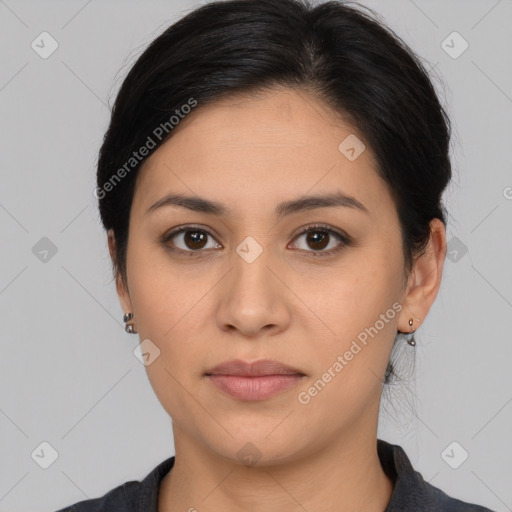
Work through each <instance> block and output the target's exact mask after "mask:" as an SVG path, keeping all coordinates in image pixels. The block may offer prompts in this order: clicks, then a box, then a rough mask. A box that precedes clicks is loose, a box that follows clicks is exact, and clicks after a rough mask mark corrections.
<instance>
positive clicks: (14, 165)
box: [0, 0, 512, 512]
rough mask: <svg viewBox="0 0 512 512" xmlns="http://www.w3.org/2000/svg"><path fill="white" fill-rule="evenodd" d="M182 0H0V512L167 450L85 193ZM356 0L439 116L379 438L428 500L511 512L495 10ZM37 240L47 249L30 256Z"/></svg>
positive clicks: (80, 491)
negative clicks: (438, 211)
mask: <svg viewBox="0 0 512 512" xmlns="http://www.w3.org/2000/svg"><path fill="white" fill-rule="evenodd" d="M200 3H201V2H197V1H196V2H188V1H171V0H168V1H151V2H149V1H148V2H140V1H139V2H134V1H126V0H125V1H123V2H120V1H117V2H114V1H103V2H100V1H99V0H92V1H84V0H81V1H74V0H68V1H66V2H64V1H60V2H55V1H45V2H35V1H34V2H27V1H19V0H18V1H15V0H0V43H1V50H0V51H1V66H0V112H1V113H0V116H1V122H2V136H1V143H2V149H1V151H0V162H1V164H0V169H1V176H2V181H1V183H2V186H1V188H0V226H1V234H2V253H1V254H2V259H1V268H0V311H1V324H0V336H1V348H2V352H1V353H2V357H0V439H1V441H0V510H1V511H3V512H5V511H12V512H18V511H28V510H31V511H33V512H37V511H52V510H56V509H57V508H60V507H63V506H64V505H68V504H71V503H74V502H76V501H79V500H83V499H86V498H92V497H97V496H100V495H103V494H104V493H106V492H107V491H108V490H110V489H111V488H113V487H114V486H117V485H119V484H121V483H123V482H125V481H127V480H133V479H136V480H139V479H141V478H143V477H144V476H145V475H146V474H147V473H148V472H149V471H150V470H151V469H152V468H153V467H154V466H155V465H156V464H158V463H159V462H160V461H162V460H163V459H164V458H167V457H169V456H170V455H172V454H174V448H173V441H172V431H171V421H170V418H169V417H168V416H167V413H166V412H165V411H164V410H163V408H162V407H161V405H160V403H159V402H158V400H157V399H156V397H155V395H154V393H153V391H152V388H151V386H150V384H149V381H148V379H147V377H146V373H145V368H144V366H143V365H142V364H141V363H139V361H138V360H137V359H136V358H135V357H134V355H133V350H134V349H135V347H136V346H137V343H138V342H139V339H138V336H133V335H129V334H126V333H125V332H124V330H123V322H122V311H121V307H120V305H119V303H118V300H117V295H116V293H115V286H114V283H113V281H112V279H111V271H110V261H109V255H108V249H107V245H106V235H105V233H104V232H103V231H102V228H101V226H100V222H99V217H98V213H97V210H96V202H95V198H94V197H93V195H92V191H93V189H94V186H95V176H94V173H95V164H96V158H97V151H98V149H99V147H100V143H101V139H102V137H103V134H104V131H105V129H106V127H107V123H108V120H109V109H108V105H109V104H111V103H112V101H113V98H114V96H115V93H116V91H117V90H118V87H119V85H120V82H121V80H122V78H124V76H125V74H126V72H127V70H128V69H129V67H130V65H131V64H133V62H134V59H135V58H136V57H137V56H138V55H139V54H140V53H141V52H142V50H143V49H144V48H145V46H146V45H147V44H148V43H149V42H150V41H151V40H152V39H154V38H155V37H156V36H157V35H159V34H160V33H161V32H162V31H163V30H164V29H165V27H167V26H168V25H169V24H170V23H172V22H174V21H176V20H177V19H178V18H180V17H181V16H182V15H183V14H185V13H186V12H188V11H189V10H191V9H192V8H193V7H196V6H198V5H200ZM364 4H365V5H368V6H370V7H372V8H374V9H375V10H376V11H377V12H378V13H380V14H381V15H382V16H383V19H384V20H385V21H386V22H387V23H388V24H389V25H390V26H391V27H392V28H393V29H394V30H395V31H396V32H397V33H398V34H399V35H401V36H402V37H403V38H404V39H405V40H406V42H407V43H409V44H410V45H411V46H412V48H413V49H414V50H415V51H417V52H418V53H419V54H420V55H421V56H422V57H423V58H424V59H425V60H426V62H427V63H428V67H429V69H430V68H431V69H432V72H433V73H434V74H435V75H436V77H437V78H435V80H436V84H437V87H438V90H439V93H440V95H441V98H442V100H443V102H445V103H447V104H448V108H449V112H450V114H451V116H452V119H453V122H454V140H453V165H454V183H453V184H452V185H450V188H449V189H448V191H447V193H446V194H445V202H446V204H447V207H448V209H449V212H450V217H449V222H448V228H447V239H448V241H449V247H448V250H449V253H450V254H449V259H447V260H446V263H445V269H444V275H443V283H442V286H441V290H440V292H439V296H438V298H437V299H436V301H435V303H434V306H433V308H432V310H431V312H430V314H429V317H428V319H427V320H426V321H425V323H424V324H423V325H422V326H421V328H420V330H419V331H418V333H417V334H418V336H417V341H418V345H417V347H416V353H417V356H416V369H415V378H414V381H415V382H414V381H413V382H411V383H410V384H407V386H402V388H401V389H398V390H397V392H396V393H395V394H394V395H393V396H392V397H391V402H388V403H387V405H386V408H387V409H386V410H387V414H386V413H383V415H382V417H381V424H380V426H379V429H380V430H379V437H382V438H384V439H386V440H388V441H391V442H396V443H399V444H401V445H402V446H403V447H404V449H405V450H406V452H407V453H408V455H409V457H410V458H411V460H412V463H413V465H414V466H415V468H416V469H417V470H418V471H420V472H421V473H422V474H423V476H424V478H425V479H426V480H428V481H430V482H431V483H432V484H433V485H436V486H438V487H441V488H442V489H444V490H445V491H446V492H447V493H448V494H450V495H452V496H456V497H459V498H461V499H464V500H466V501H474V502H478V503H480V504H483V505H486V506H488V507H490V508H492V509H494V510H496V511H506V510H512V487H511V486H510V482H511V480H512V438H511V435H510V433H511V424H512V386H511V380H512V379H511V371H510V365H511V362H512V344H511V334H510V332H511V328H512V314H511V312H512V310H511V308H512V272H511V265H510V262H511V261H512V236H511V235H512V230H511V225H512V222H511V221H512V199H511V198H512V173H511V155H512V152H511V141H512V123H511V114H512V72H511V70H512V66H511V53H512V52H511V47H512V36H511V31H510V28H509V25H510V21H511V20H512V1H511V0H500V1H496V0H479V1H468V0H459V1H454V0H452V1H446V0H444V1H425V0H423V1H420V0H414V1H412V0H395V1H385V2H382V1H381V2H377V1H367V2H364ZM43 31H47V32H49V33H50V34H51V36H52V37H53V38H54V39H55V40H56V41H57V42H58V45H59V46H58V49H57V50H56V51H55V52H54V53H53V54H52V55H51V56H49V57H48V58H47V59H43V58H41V57H40V56H39V54H38V53H36V52H35V51H34V50H33V49H32V47H31V43H32V41H34V40H36V38H37V37H38V36H39V34H40V33H41V32H43ZM453 31H457V32H458V33H460V35H461V36H462V37H463V38H464V40H466V41H467V43H468V44H469V47H468V49H467V50H466V51H465V52H464V53H462V54H461V55H460V56H458V58H452V57H451V56H450V55H449V54H448V53H447V52H446V51H445V49H444V48H443V46H442V45H443V41H444V40H446V38H447V36H448V35H449V34H451V33H452V32H453ZM452 40H453V42H452ZM444 44H445V45H446V44H448V45H450V46H452V47H453V48H452V49H451V50H450V51H451V52H452V53H453V52H457V51H460V49H461V48H462V46H461V45H462V44H463V43H462V40H460V39H455V40H454V39H453V38H452V39H450V38H449V39H448V40H447V43H444ZM47 47H48V46H47ZM507 187H508V188H507ZM43 237H47V238H48V239H49V240H51V242H52V243H53V244H54V245H55V247H56V249H57V252H56V253H55V254H54V255H52V253H51V252H49V253H48V255H47V256H46V261H41V258H42V257H43V254H44V253H41V252H40V251H41V250H42V249H41V247H42V248H44V247H45V244H46V245H47V244H48V241H46V240H43V241H42V242H40V240H41V239H42V238H43ZM38 243H39V244H40V245H36V244H38ZM34 246H36V249H33V247H34ZM466 251H467V252H466ZM34 253H35V254H34ZM407 364H408V363H407ZM44 441H46V442H47V443H49V444H50V445H51V446H52V447H53V448H54V449H55V450H56V451H57V452H58V458H57V459H56V460H55V461H54V462H53V464H51V465H50V466H49V467H48V468H47V469H43V468H41V467H40V465H39V463H40V461H41V457H40V458H39V459H38V458H37V457H36V456H34V458H33V457H32V455H31V454H32V453H33V452H34V450H36V453H38V452H39V453H40V450H41V447H40V444H41V443H42V442H44ZM453 441H456V442H457V443H459V445H460V446H462V447H463V448H464V449H465V450H466V451H467V452H468V453H469V457H468V459H467V460H466V461H465V462H464V463H463V464H461V465H460V466H459V467H458V468H457V469H452V467H450V466H449V465H448V464H447V462H446V460H447V458H446V455H445V456H444V458H443V456H442V453H443V452H444V450H445V448H446V447H447V446H448V445H450V443H452V442H453ZM48 453H49V451H48V450H45V454H48ZM448 453H449V454H450V455H452V457H451V462H452V463H453V461H454V460H455V462H457V459H458V458H460V453H461V452H460V448H458V447H456V449H455V450H454V452H451V451H450V450H448ZM36 461H37V462H39V463H36Z"/></svg>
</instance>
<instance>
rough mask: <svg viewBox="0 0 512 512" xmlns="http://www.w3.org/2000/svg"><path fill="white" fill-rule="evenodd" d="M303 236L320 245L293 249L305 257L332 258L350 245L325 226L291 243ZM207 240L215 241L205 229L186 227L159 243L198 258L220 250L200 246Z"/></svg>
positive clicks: (308, 230)
mask: <svg viewBox="0 0 512 512" xmlns="http://www.w3.org/2000/svg"><path fill="white" fill-rule="evenodd" d="M188 233H192V234H194V235H196V236H193V237H188V238H187V237H186V235H187V234H188ZM180 235H184V236H180ZM304 235H308V236H307V237H306V242H305V243H306V244H308V243H310V244H311V243H312V244H320V245H321V247H320V248H319V249H311V250H309V249H294V250H297V251H298V252H300V253H303V254H305V256H307V257H309V256H311V257H327V256H332V255H334V254H337V253H339V252H340V251H341V250H342V249H343V248H344V247H345V246H347V245H350V243H351V239H350V237H349V236H348V235H346V234H344V233H341V232H339V231H338V230H336V229H335V228H333V227H331V226H328V225H325V224H312V225H309V226H307V227H305V228H304V229H303V230H301V231H300V232H299V233H297V234H296V235H295V236H294V238H293V240H292V241H293V242H295V241H296V240H299V239H301V238H302V237H304ZM318 235H319V236H318ZM177 238H181V241H180V243H181V245H182V247H177V246H176V243H175V240H176V239H177ZM208 238H212V239H215V237H214V235H212V234H211V233H210V232H209V231H208V230H207V229H205V228H202V227H200V226H196V225H186V226H182V227H180V228H177V229H174V230H172V231H170V232H168V233H166V234H164V235H163V236H162V238H161V240H160V242H161V243H162V244H163V245H164V247H165V248H166V249H168V250H170V251H171V252H173V253H178V254H180V255H183V256H200V255H201V253H206V252H207V251H208V252H209V251H210V250H211V249H219V248H222V246H221V245H220V244H219V245H217V246H216V247H209V248H208V247H204V246H203V245H202V244H203V243H204V242H205V241H207V239H208ZM332 238H335V239H337V240H338V243H337V244H336V245H335V246H334V248H331V249H329V250H325V247H323V245H322V244H323V243H324V242H325V241H326V240H328V243H327V246H328V245H331V241H332ZM187 244H189V245H190V244H192V248H190V247H187ZM194 244H198V245H199V247H195V248H194Z"/></svg>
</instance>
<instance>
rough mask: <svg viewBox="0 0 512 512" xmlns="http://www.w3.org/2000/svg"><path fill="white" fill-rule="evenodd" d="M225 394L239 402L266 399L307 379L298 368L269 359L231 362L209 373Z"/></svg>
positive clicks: (213, 381) (216, 385)
mask: <svg viewBox="0 0 512 512" xmlns="http://www.w3.org/2000/svg"><path fill="white" fill-rule="evenodd" d="M205 375H206V376H207V377H208V379H209V381H210V382H211V383H212V384H213V385H214V386H215V388H217V389H218V390H220V391H222V392H223V393H225V394H227V395H229V396H230V397H231V398H236V399H238V400H250V401H256V400H265V399H266V398H269V397H271V396H273V395H275V394H277V393H280V392H282V391H286V390H288V389H290V388H292V387H294V386H296V385H297V384H298V383H299V382H300V381H301V380H302V379H303V378H304V377H305V374H304V373H302V372H301V371H300V370H298V369H297V368H293V367H291V366H288V365H285V364H283V363H280V362H278V361H270V360H268V359H264V360H260V361H255V362H253V363H246V362H245V361H241V360H234V361H227V362H225V363H222V364H220V365H217V366H216V367H215V368H212V369H211V370H210V371H209V372H208V373H206V374H205Z"/></svg>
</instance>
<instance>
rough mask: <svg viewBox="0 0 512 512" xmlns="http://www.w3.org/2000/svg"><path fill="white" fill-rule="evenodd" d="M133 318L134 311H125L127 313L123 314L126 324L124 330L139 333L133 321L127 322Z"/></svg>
mask: <svg viewBox="0 0 512 512" xmlns="http://www.w3.org/2000/svg"><path fill="white" fill-rule="evenodd" d="M132 318H133V313H125V315H124V316H123V321H124V323H125V324H126V325H125V327H124V330H125V331H126V332H127V333H129V334H137V331H136V330H135V327H134V325H133V323H131V324H129V323H127V322H129V321H130V320H131V319H132Z"/></svg>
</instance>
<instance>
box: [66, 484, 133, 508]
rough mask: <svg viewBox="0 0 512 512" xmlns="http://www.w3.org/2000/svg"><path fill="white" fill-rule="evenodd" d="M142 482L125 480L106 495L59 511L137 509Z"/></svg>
mask: <svg viewBox="0 0 512 512" xmlns="http://www.w3.org/2000/svg"><path fill="white" fill-rule="evenodd" d="M140 486H141V483H140V482H138V481H136V480H133V481H130V482H125V483H124V484H122V485H119V486H118V487H115V488H114V489H112V490H110V491H109V492H107V493H106V494H105V495H104V496H101V497H99V498H93V499H89V500H82V501H79V502H77V503H75V504H73V505H69V506H68V507H65V508H62V509H59V510H57V512H106V511H107V510H116V511H117V512H132V511H135V510H136V505H137V498H138V496H139V494H140V492H139V491H140Z"/></svg>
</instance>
